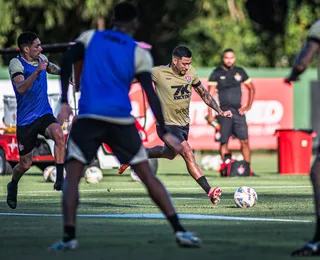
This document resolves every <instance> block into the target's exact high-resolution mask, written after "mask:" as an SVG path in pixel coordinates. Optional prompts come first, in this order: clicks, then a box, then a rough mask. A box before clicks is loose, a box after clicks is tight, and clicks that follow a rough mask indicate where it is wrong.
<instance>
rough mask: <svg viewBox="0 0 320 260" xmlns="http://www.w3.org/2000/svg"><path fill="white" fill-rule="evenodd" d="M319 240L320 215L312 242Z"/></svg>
mask: <svg viewBox="0 0 320 260" xmlns="http://www.w3.org/2000/svg"><path fill="white" fill-rule="evenodd" d="M318 241H320V217H317V223H316V233H315V235H314V238H313V240H312V242H318Z"/></svg>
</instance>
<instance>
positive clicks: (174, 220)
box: [167, 214, 186, 233]
mask: <svg viewBox="0 0 320 260" xmlns="http://www.w3.org/2000/svg"><path fill="white" fill-rule="evenodd" d="M167 219H168V221H169V222H170V224H171V226H172V229H173V231H174V233H176V232H179V231H181V232H185V231H186V230H185V229H184V228H183V227H182V226H181V224H180V220H179V218H178V215H177V214H174V215H172V216H167Z"/></svg>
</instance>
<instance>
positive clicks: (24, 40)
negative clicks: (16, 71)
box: [17, 32, 38, 51]
mask: <svg viewBox="0 0 320 260" xmlns="http://www.w3.org/2000/svg"><path fill="white" fill-rule="evenodd" d="M37 38H38V36H37V35H36V34H35V33H33V32H23V33H21V34H20V35H19V37H18V41H17V43H18V47H19V49H20V51H22V49H23V47H25V46H31V45H32V43H33V41H34V40H35V39H37Z"/></svg>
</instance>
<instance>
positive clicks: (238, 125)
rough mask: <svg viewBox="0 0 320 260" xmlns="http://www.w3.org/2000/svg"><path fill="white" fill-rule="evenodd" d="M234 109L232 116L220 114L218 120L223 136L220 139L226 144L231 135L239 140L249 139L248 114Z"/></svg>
mask: <svg viewBox="0 0 320 260" xmlns="http://www.w3.org/2000/svg"><path fill="white" fill-rule="evenodd" d="M231 111H232V114H233V116H232V118H227V117H221V116H218V118H217V119H218V122H219V124H220V126H221V129H220V133H221V138H220V139H219V140H218V141H219V142H220V143H222V144H225V143H227V142H228V141H229V138H230V137H231V136H233V137H235V138H238V139H239V140H248V126H247V122H246V116H245V115H243V116H242V115H240V114H239V112H238V111H237V110H231Z"/></svg>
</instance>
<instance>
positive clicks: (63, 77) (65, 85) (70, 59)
mask: <svg viewBox="0 0 320 260" xmlns="http://www.w3.org/2000/svg"><path fill="white" fill-rule="evenodd" d="M83 56H84V45H83V43H80V42H78V43H76V44H75V45H73V46H71V47H70V48H69V49H68V50H67V51H66V52H65V53H64V54H63V56H62V59H61V73H60V81H61V90H62V94H61V103H62V104H61V109H60V113H59V115H58V118H57V119H58V122H59V123H60V124H63V123H64V122H65V121H68V120H69V118H70V116H71V115H72V109H71V108H70V106H69V102H68V89H69V78H70V76H71V73H72V64H73V63H75V62H76V61H78V60H80V59H82V58H83Z"/></svg>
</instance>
